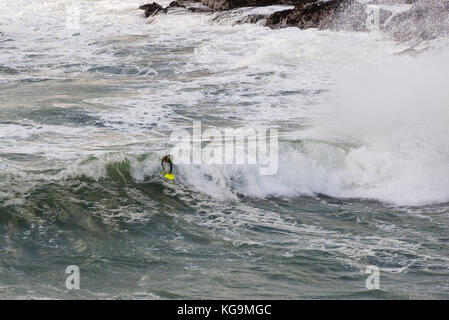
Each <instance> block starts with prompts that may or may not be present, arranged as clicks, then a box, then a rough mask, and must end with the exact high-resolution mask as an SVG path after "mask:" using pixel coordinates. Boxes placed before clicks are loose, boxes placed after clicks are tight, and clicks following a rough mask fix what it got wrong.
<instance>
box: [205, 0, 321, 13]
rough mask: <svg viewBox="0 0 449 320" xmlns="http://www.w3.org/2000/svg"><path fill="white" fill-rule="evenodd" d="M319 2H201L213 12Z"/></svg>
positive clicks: (279, 0)
mask: <svg viewBox="0 0 449 320" xmlns="http://www.w3.org/2000/svg"><path fill="white" fill-rule="evenodd" d="M316 1H318V0H201V2H202V3H203V4H204V5H205V6H208V7H209V8H211V9H212V10H213V11H226V10H232V9H236V8H242V7H265V6H273V5H303V4H305V3H310V2H316Z"/></svg>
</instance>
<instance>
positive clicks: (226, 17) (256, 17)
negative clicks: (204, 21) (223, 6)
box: [212, 11, 269, 25]
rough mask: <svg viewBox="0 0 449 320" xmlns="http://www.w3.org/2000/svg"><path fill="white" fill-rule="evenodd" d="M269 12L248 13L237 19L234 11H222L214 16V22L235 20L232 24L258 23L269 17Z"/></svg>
mask: <svg viewBox="0 0 449 320" xmlns="http://www.w3.org/2000/svg"><path fill="white" fill-rule="evenodd" d="M268 16H269V15H268V14H255V13H253V14H248V15H245V16H243V17H239V18H237V19H235V18H234V17H235V15H234V14H233V11H227V12H220V13H218V14H216V15H215V17H213V18H212V21H213V22H218V23H220V22H226V23H229V22H228V21H233V23H232V25H237V24H244V23H258V22H259V21H261V20H263V19H266V18H268Z"/></svg>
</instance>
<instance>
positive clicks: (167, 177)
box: [161, 172, 175, 180]
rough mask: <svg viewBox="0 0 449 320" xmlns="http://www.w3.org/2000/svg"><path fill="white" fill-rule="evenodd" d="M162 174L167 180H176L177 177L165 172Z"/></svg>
mask: <svg viewBox="0 0 449 320" xmlns="http://www.w3.org/2000/svg"><path fill="white" fill-rule="evenodd" d="M161 174H162V175H163V176H164V178H165V179H167V180H175V176H174V175H173V173H165V172H161Z"/></svg>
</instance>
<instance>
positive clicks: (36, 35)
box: [0, 0, 449, 299]
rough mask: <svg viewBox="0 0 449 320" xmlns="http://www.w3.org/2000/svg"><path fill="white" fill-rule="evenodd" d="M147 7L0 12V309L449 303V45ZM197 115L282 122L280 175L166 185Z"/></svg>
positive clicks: (90, 0)
mask: <svg viewBox="0 0 449 320" xmlns="http://www.w3.org/2000/svg"><path fill="white" fill-rule="evenodd" d="M168 2H169V1H161V3H162V4H165V5H166V4H168ZM143 3H144V1H133V0H122V1H111V0H107V1H106V0H95V1H94V0H79V1H69V0H48V1H37V0H32V1H30V0H15V1H6V0H2V1H1V7H2V10H1V12H0V298H1V299H6V298H12V299H73V298H75V299H180V298H181V299H206V298H213V299H230V298H233V299H259V298H263V299H325V298H326V299H434V298H436V299H441V298H443V299H448V298H449V249H448V244H449V233H448V231H449V178H448V177H449V161H448V160H449V127H448V126H447V123H449V91H448V90H447V83H448V82H449V62H448V61H449V59H448V58H449V50H448V48H449V47H448V45H447V42H446V43H445V42H444V41H442V40H437V41H434V42H432V43H428V44H426V46H428V47H429V49H428V50H427V51H426V52H425V53H424V54H422V55H420V56H418V57H410V56H407V55H396V53H398V52H401V51H402V50H404V49H406V48H407V44H398V43H395V42H392V41H390V40H388V39H387V38H386V37H385V35H383V34H379V33H377V32H371V33H352V32H331V31H317V30H298V29H296V28H288V29H282V30H270V29H268V28H265V27H263V26H261V25H252V24H244V25H235V21H236V20H237V19H238V18H239V17H242V16H244V15H245V14H248V13H250V12H271V11H275V10H277V9H279V7H275V8H272V7H268V8H258V9H248V8H246V9H240V10H238V11H237V12H235V13H234V14H233V15H231V16H227V18H223V19H214V17H215V16H214V15H211V14H197V13H189V12H186V11H183V10H173V11H171V12H170V13H169V14H164V15H159V16H157V17H152V18H150V19H145V18H144V16H143V12H142V11H141V10H138V9H137V8H138V6H139V5H141V4H143ZM77 14H79V21H78V19H77V18H76V17H77ZM78 22H79V23H78ZM194 121H201V123H202V126H203V128H212V127H214V128H218V129H220V130H221V129H224V128H249V127H254V126H261V127H267V128H274V129H277V130H278V131H279V170H278V171H277V173H276V174H275V175H270V176H261V175H259V174H258V170H257V166H254V165H178V166H175V174H176V177H177V181H176V183H167V182H165V181H163V180H162V179H161V177H160V174H159V171H160V163H159V161H160V157H161V156H162V155H164V154H166V153H167V152H169V150H170V148H171V147H172V145H171V143H170V139H169V137H170V133H171V132H172V131H173V130H177V129H180V128H186V129H189V128H191V127H192V124H193V122H194ZM69 265H76V266H78V267H79V270H80V289H79V290H68V289H67V288H66V285H65V281H66V278H67V277H68V276H69V275H68V274H66V273H65V271H66V268H67V266H69ZM369 266H375V267H377V268H379V280H380V282H379V289H375V290H370V289H369V288H367V287H366V285H365V281H366V279H367V277H368V276H369V274H367V273H366V270H367V268H368V267H369Z"/></svg>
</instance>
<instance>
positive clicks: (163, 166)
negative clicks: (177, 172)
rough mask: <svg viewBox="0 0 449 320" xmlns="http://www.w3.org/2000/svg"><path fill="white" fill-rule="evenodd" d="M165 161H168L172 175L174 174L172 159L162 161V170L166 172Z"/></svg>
mask: <svg viewBox="0 0 449 320" xmlns="http://www.w3.org/2000/svg"><path fill="white" fill-rule="evenodd" d="M164 159H166V160H167V163H168V164H169V165H170V172H169V173H170V174H171V173H172V172H173V162H171V159H170V158H165V157H164V158H163V159H162V160H161V166H162V170H164V171H165V165H164Z"/></svg>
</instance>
